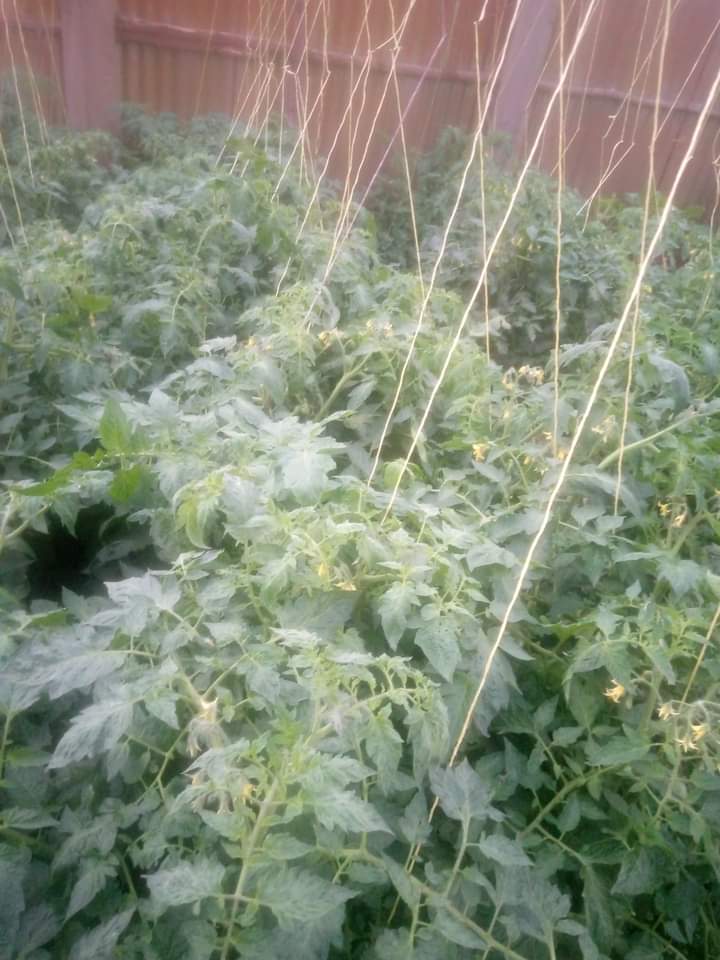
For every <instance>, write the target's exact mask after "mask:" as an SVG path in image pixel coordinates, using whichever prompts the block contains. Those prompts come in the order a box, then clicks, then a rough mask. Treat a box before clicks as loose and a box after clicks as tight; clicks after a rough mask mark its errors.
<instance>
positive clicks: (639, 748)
mask: <svg viewBox="0 0 720 960" xmlns="http://www.w3.org/2000/svg"><path fill="white" fill-rule="evenodd" d="M649 750H650V743H649V741H639V742H638V741H635V742H633V741H631V740H628V738H627V737H623V736H617V737H612V738H611V739H610V740H608V742H607V743H605V744H602V745H599V744H594V743H588V744H587V746H586V753H587V758H588V763H589V764H590V765H591V766H593V767H617V766H622V765H623V764H626V763H634V762H635V761H636V760H642V758H643V757H644V756H645V755H646V754H647V753H648V751H649Z"/></svg>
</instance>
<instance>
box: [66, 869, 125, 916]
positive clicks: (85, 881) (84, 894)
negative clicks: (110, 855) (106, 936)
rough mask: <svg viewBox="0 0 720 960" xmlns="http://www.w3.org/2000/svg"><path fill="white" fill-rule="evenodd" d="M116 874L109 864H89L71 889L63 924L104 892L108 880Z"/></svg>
mask: <svg viewBox="0 0 720 960" xmlns="http://www.w3.org/2000/svg"><path fill="white" fill-rule="evenodd" d="M116 874H117V870H116V869H115V867H114V866H112V865H111V864H109V863H102V862H94V863H90V865H89V866H88V867H87V869H86V870H85V871H84V872H83V873H82V874H81V875H80V877H79V878H78V880H77V882H76V883H75V886H74V887H73V889H72V893H71V894H70V903H69V904H68V908H67V911H66V913H65V923H67V922H68V920H69V919H70V917H72V916H74V915H75V914H76V913H78V911H80V910H83V909H84V908H85V907H86V906H87V905H88V904H89V903H90V901H91V900H93V898H94V897H95V896H96V895H97V894H98V893H100V891H101V890H104V889H105V886H106V885H107V882H108V880H110V879H111V878H112V877H115V876H116Z"/></svg>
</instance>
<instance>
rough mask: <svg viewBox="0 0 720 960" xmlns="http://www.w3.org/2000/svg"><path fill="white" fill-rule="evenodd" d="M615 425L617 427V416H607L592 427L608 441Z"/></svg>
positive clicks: (593, 430) (594, 431)
mask: <svg viewBox="0 0 720 960" xmlns="http://www.w3.org/2000/svg"><path fill="white" fill-rule="evenodd" d="M614 427H615V417H605V419H604V420H603V421H602V422H601V423H598V424H596V425H595V426H594V427H593V428H592V432H593V433H597V434H598V435H599V436H600V437H602V438H603V440H604V441H605V442H607V440H608V439H609V437H610V434H611V433H612V431H613V429H614Z"/></svg>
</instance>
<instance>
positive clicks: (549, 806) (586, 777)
mask: <svg viewBox="0 0 720 960" xmlns="http://www.w3.org/2000/svg"><path fill="white" fill-rule="evenodd" d="M601 773H602V771H601V770H595V771H593V772H592V773H590V774H583V775H582V776H579V777H576V778H575V779H574V780H570V782H569V783H566V784H565V786H564V787H563V788H562V789H561V790H558V792H557V793H556V794H555V796H554V797H553V798H552V800H550V801H549V802H548V803H546V804H545V806H544V807H543V808H542V810H541V811H540V812H539V813H538V814H537V816H536V817H535V818H534V819H532V820H531V821H530V823H529V824H528V825H527V826H526V827H525V829H524V830H521V831H520V833H519V834H518V839H519V840H522V839H523V837H526V836H527V835H528V834H529V833H532V832H533V830H534V829H535V827H537V825H538V824H539V823H542V821H543V820H544V819H545V817H546V816H547V815H548V813H550V811H551V810H554V809H555V807H556V806H557V805H558V804H559V803H561V802H562V801H563V800H564V799H565V797H566V796H567V795H568V794H569V793H572V791H573V790H575V789H576V788H577V787H582V786H583V785H584V784H586V783H590V781H591V780H594V779H595V777H599V776H600V774H601Z"/></svg>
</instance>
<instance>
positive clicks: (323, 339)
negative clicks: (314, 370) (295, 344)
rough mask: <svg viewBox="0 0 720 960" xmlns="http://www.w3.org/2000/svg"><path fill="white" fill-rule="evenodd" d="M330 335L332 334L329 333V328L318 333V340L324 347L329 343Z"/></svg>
mask: <svg viewBox="0 0 720 960" xmlns="http://www.w3.org/2000/svg"><path fill="white" fill-rule="evenodd" d="M331 336H332V334H331V333H330V331H329V330H322V331H321V332H320V333H319V334H318V340H319V341H320V343H321V344H322V345H323V346H324V347H326V346H327V345H328V344H329V343H330V337H331Z"/></svg>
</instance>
